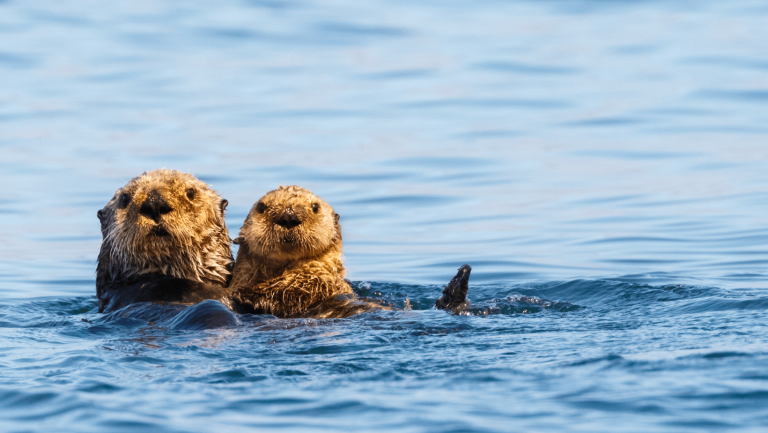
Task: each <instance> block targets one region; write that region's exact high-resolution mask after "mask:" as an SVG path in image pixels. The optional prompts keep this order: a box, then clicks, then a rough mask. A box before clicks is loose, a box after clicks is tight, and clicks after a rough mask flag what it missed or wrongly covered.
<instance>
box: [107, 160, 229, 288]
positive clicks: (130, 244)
mask: <svg viewBox="0 0 768 433" xmlns="http://www.w3.org/2000/svg"><path fill="white" fill-rule="evenodd" d="M226 205H227V201H226V200H224V199H222V198H221V197H220V196H219V195H218V194H217V193H216V192H215V191H213V190H212V189H211V188H209V187H208V185H206V184H205V183H203V182H201V181H199V180H198V179H196V178H195V177H194V176H192V175H190V174H186V173H181V172H178V171H174V170H165V169H160V170H155V171H151V172H148V173H144V174H142V175H141V176H138V177H135V178H133V179H131V181H130V182H128V183H127V184H126V185H125V186H124V187H122V188H120V189H119V190H117V192H116V193H115V195H114V197H112V200H110V201H109V203H107V205H106V206H105V207H104V209H102V210H100V211H99V212H98V213H97V216H98V217H99V220H100V221H101V228H102V235H103V236H104V241H103V243H102V246H101V249H102V252H101V253H100V254H99V261H100V262H101V261H102V260H108V262H109V267H108V268H109V273H110V276H111V278H112V279H119V278H121V277H129V276H131V275H135V274H144V273H149V272H159V273H161V274H164V275H168V276H173V277H177V278H185V279H190V280H196V281H205V282H211V283H221V284H226V282H227V280H228V278H229V275H230V273H231V265H232V252H231V248H230V239H229V234H228V232H227V228H226V225H225V224H224V209H225V208H226Z"/></svg>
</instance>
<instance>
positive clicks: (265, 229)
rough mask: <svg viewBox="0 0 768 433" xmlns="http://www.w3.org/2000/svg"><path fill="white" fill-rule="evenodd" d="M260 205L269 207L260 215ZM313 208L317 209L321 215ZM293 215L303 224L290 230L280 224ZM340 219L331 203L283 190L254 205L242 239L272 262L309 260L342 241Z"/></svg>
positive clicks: (294, 188) (300, 190)
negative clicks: (338, 222)
mask: <svg viewBox="0 0 768 433" xmlns="http://www.w3.org/2000/svg"><path fill="white" fill-rule="evenodd" d="M260 204H263V205H264V206H265V207H266V208H265V209H264V210H263V211H262V212H259V207H260ZM313 205H316V206H317V209H318V210H317V212H314V210H313V208H312V206H313ZM291 213H292V214H293V215H295V217H296V218H297V219H298V220H299V221H301V223H300V224H299V225H298V226H296V227H293V228H291V229H288V228H286V227H282V226H280V225H278V224H276V222H277V221H279V220H280V219H281V218H282V217H283V216H285V215H286V214H291ZM336 217H337V215H336V213H335V212H334V211H333V209H332V208H331V207H330V206H329V205H328V203H326V202H325V201H323V199H321V198H320V197H318V196H316V195H314V194H312V193H311V192H309V191H307V190H306V189H304V188H301V187H298V186H289V187H280V188H279V189H276V190H274V191H270V192H269V193H267V194H266V195H265V196H264V197H262V199H261V200H259V201H258V202H257V203H256V204H255V205H253V207H252V208H251V211H250V213H249V214H248V218H246V220H245V224H243V227H242V229H241V230H240V237H241V238H242V239H244V240H245V242H246V243H247V244H248V247H249V250H250V252H251V254H252V255H257V256H260V257H262V258H265V259H269V260H270V261H291V260H301V259H309V258H313V257H316V256H317V255H318V254H320V253H322V252H324V251H325V250H327V249H328V248H330V247H331V246H332V245H333V244H334V242H335V241H337V240H338V241H339V242H340V241H341V239H340V238H341V233H340V227H338V224H337V221H336V219H335V218H336ZM337 238H338V239H337Z"/></svg>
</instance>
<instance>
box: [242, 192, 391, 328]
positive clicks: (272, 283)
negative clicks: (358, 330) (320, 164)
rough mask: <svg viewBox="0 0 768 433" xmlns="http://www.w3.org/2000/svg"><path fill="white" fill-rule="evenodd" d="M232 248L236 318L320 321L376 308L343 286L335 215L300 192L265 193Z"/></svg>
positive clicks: (316, 199) (340, 253) (316, 200)
mask: <svg viewBox="0 0 768 433" xmlns="http://www.w3.org/2000/svg"><path fill="white" fill-rule="evenodd" d="M313 206H314V207H315V208H316V209H317V210H316V211H315V209H314V208H313ZM281 221H282V225H281ZM235 242H236V243H239V244H240V250H239V252H238V254H237V262H236V263H235V270H234V275H233V278H232V283H231V284H230V290H231V295H230V296H231V300H232V304H233V307H234V309H235V310H236V311H237V312H240V313H256V314H265V313H266V314H273V315H275V316H278V317H316V318H325V317H346V316H350V315H353V314H357V313H361V312H363V311H367V310H369V309H372V308H377V307H378V306H376V305H373V304H368V303H366V302H362V301H360V300H358V299H357V298H356V297H355V295H354V293H353V292H352V288H351V287H350V286H349V284H347V282H346V281H345V280H344V276H345V269H344V265H343V263H342V240H341V226H340V225H339V215H338V214H337V213H336V212H334V210H333V208H331V206H330V205H328V203H326V202H325V201H323V200H322V199H321V198H320V197H318V196H316V195H314V194H312V193H311V192H310V191H307V190H306V189H304V188H301V187H299V186H288V187H282V186H281V187H280V188H278V189H276V190H273V191H270V192H268V193H267V194H266V195H265V196H264V197H262V198H261V200H259V201H258V202H257V203H256V204H254V205H253V207H252V208H251V211H250V213H249V214H248V217H247V218H246V220H245V223H244V224H243V227H242V228H241V229H240V235H239V237H238V238H237V240H236V241H235ZM378 308H380V307H378Z"/></svg>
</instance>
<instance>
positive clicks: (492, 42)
mask: <svg viewBox="0 0 768 433" xmlns="http://www.w3.org/2000/svg"><path fill="white" fill-rule="evenodd" d="M766 23H768V4H766V2H764V1H752V0H734V1H728V2H723V1H719V2H715V1H706V0H705V1H666V2H662V1H642V0H634V1H631V0H625V1H621V0H614V1H609V0H559V1H558V0H548V1H547V0H544V1H501V0H472V1H470V0H465V1H458V0H442V1H436V0H423V1H419V2H413V1H402V0H356V1H342V0H338V1H333V0H327V1H319V0H249V1H245V0H243V1H235V0H222V1H219V2H189V1H170V0H157V1H138V0H137V1H131V2H96V1H85V0H72V1H64V2H61V1H35V2H29V1H27V2H22V1H20V0H0V431H3V432H78V433H79V432H104V431H109V432H134V431H143V432H222V431H231V432H247V431H256V430H264V431H302V432H307V431H308V432H320V431H324V432H338V431H371V432H372V431H380V432H393V431H396V432H509V431H515V432H571V431H573V432H655V431H658V432H703V431H706V432H709V431H713V432H735V431H738V432H765V431H768V43H766V41H768V25H766ZM160 167H166V168H173V169H177V170H182V171H186V172H190V173H193V174H195V175H196V176H198V177H199V178H201V179H203V180H204V181H206V182H207V183H209V184H210V185H211V186H212V187H213V188H214V189H216V190H217V191H218V192H219V193H220V194H221V195H222V196H223V197H224V198H226V199H228V200H229V203H230V205H229V208H228V214H227V224H228V226H229V229H230V235H231V236H232V237H235V236H236V235H237V232H238V230H239V228H240V226H241V224H242V222H243V220H244V218H245V216H246V214H247V212H248V210H249V209H250V207H251V205H252V204H253V203H254V202H256V200H258V198H259V197H261V196H262V195H263V194H264V193H266V192H267V191H269V190H271V189H274V188H276V187H277V186H278V185H290V184H298V185H301V186H304V187H306V188H308V189H310V190H312V191H313V192H315V193H316V194H318V195H319V196H321V197H323V198H324V199H325V201H327V202H328V203H330V204H331V205H332V206H333V207H334V208H335V209H336V211H337V212H338V213H339V214H340V215H341V224H342V228H343V233H344V243H345V255H346V259H345V264H346V267H347V269H348V277H349V279H350V280H352V281H353V282H354V285H355V288H356V290H357V291H358V293H360V294H362V295H366V296H372V297H381V298H384V299H386V300H388V301H390V302H394V303H396V304H397V305H400V306H405V305H406V300H407V302H409V303H410V304H411V305H412V310H406V311H391V312H376V313H366V314H361V315H358V316H355V317H351V318H348V319H337V320H311V319H305V320H281V319H276V318H274V317H271V316H253V315H243V316H234V315H231V316H228V314H229V313H227V312H226V311H222V309H221V304H217V303H216V302H214V301H206V302H204V303H202V304H198V305H196V306H192V307H187V308H184V307H181V306H172V305H170V306H163V305H145V304H140V305H134V306H130V307H128V308H126V309H125V310H121V311H119V312H116V313H112V314H108V315H103V314H99V313H98V312H97V308H96V298H95V267H96V255H97V252H98V250H99V245H100V242H101V234H100V231H99V223H98V220H97V218H96V211H97V210H98V209H100V208H101V207H102V206H103V205H104V204H105V203H106V202H107V201H108V200H109V199H110V198H111V196H112V194H113V193H114V192H115V190H117V189H118V188H119V187H121V186H122V185H124V184H125V183H126V182H127V181H128V180H129V179H130V178H132V177H134V176H137V175H139V174H141V173H142V172H143V171H145V170H152V169H156V168H160ZM464 263H468V264H470V265H471V266H472V268H473V271H472V275H471V278H470V290H469V297H470V299H471V300H472V303H473V309H472V311H471V313H472V314H471V315H463V316H454V315H450V314H447V313H445V312H443V311H437V310H433V309H431V307H432V305H433V303H434V300H435V299H436V298H437V297H438V295H439V294H440V291H441V290H442V288H443V286H444V285H445V284H446V283H447V282H448V281H449V280H450V279H451V277H452V276H453V275H454V274H455V272H456V269H457V268H458V267H459V266H461V265H462V264H464ZM217 317H219V318H221V317H224V318H225V319H227V320H224V321H221V320H214V319H216V318H217Z"/></svg>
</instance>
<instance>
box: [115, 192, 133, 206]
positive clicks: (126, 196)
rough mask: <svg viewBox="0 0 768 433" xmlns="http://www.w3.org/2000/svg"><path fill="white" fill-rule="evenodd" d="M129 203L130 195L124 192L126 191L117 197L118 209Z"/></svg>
mask: <svg viewBox="0 0 768 433" xmlns="http://www.w3.org/2000/svg"><path fill="white" fill-rule="evenodd" d="M130 203H131V196H130V195H129V194H126V193H122V194H120V197H118V199H117V206H118V207H119V208H120V209H125V208H127V207H128V204H130Z"/></svg>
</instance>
